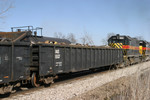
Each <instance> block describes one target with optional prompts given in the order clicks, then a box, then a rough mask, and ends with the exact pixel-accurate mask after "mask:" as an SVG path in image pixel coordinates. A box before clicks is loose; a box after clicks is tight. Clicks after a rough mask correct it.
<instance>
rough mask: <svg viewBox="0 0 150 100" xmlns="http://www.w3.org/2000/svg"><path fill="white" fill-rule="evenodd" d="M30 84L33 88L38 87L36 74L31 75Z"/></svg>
mask: <svg viewBox="0 0 150 100" xmlns="http://www.w3.org/2000/svg"><path fill="white" fill-rule="evenodd" d="M31 83H32V86H33V87H39V86H40V84H39V82H38V78H37V75H36V73H32V77H31Z"/></svg>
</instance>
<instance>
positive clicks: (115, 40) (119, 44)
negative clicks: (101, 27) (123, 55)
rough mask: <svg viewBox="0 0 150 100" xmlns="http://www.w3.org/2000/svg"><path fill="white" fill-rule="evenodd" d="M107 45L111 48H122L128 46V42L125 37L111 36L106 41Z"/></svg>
mask: <svg viewBox="0 0 150 100" xmlns="http://www.w3.org/2000/svg"><path fill="white" fill-rule="evenodd" d="M108 45H109V46H111V47H113V48H123V45H129V40H127V38H126V37H125V36H120V35H119V34H117V35H116V36H112V37H110V38H109V39H108Z"/></svg>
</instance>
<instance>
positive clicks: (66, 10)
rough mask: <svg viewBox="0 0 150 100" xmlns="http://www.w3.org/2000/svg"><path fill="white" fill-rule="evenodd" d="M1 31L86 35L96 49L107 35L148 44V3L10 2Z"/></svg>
mask: <svg viewBox="0 0 150 100" xmlns="http://www.w3.org/2000/svg"><path fill="white" fill-rule="evenodd" d="M11 1H12V2H13V6H14V7H13V8H12V9H11V10H9V12H7V14H6V16H7V17H6V18H5V19H4V23H2V24H0V25H1V26H0V31H11V30H10V28H11V27H16V26H28V25H32V26H34V27H42V28H43V35H44V36H50V37H52V36H53V34H54V33H55V32H61V33H63V34H65V35H67V34H68V33H74V34H75V35H76V38H77V39H78V40H79V39H80V38H81V36H82V35H83V34H84V33H85V32H88V34H89V35H90V36H91V38H92V39H93V41H94V44H95V45H102V39H104V38H106V37H107V34H108V33H115V34H122V35H129V36H131V37H136V36H142V37H143V38H144V39H145V40H147V41H150V40H149V37H150V6H149V4H150V0H11Z"/></svg>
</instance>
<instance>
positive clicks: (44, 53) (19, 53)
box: [0, 30, 123, 94]
mask: <svg viewBox="0 0 150 100" xmlns="http://www.w3.org/2000/svg"><path fill="white" fill-rule="evenodd" d="M0 36H1V41H0V54H1V56H0V68H1V70H0V94H3V93H7V92H10V91H11V89H12V87H13V86H16V85H17V84H18V83H27V82H30V81H31V83H32V85H33V86H39V82H45V83H46V84H48V83H51V82H52V81H53V79H54V78H55V76H56V75H57V74H60V73H69V72H78V71H83V70H89V69H92V68H99V67H104V66H110V65H118V64H120V63H122V62H123V53H122V49H116V48H107V47H92V46H78V45H70V42H69V41H68V40H62V39H58V40H59V41H61V42H66V43H65V44H64V43H63V44H61V43H57V44H55V43H51V42H47V40H48V41H51V40H52V39H51V38H43V37H41V36H36V35H32V32H31V31H29V30H28V31H23V32H21V31H20V30H19V32H2V33H0ZM59 41H57V42H59Z"/></svg>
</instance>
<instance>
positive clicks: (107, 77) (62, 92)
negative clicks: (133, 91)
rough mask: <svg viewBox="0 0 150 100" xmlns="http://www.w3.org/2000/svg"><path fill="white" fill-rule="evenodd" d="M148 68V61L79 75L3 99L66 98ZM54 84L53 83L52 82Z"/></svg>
mask: <svg viewBox="0 0 150 100" xmlns="http://www.w3.org/2000/svg"><path fill="white" fill-rule="evenodd" d="M147 70H150V61H148V62H143V63H140V64H136V65H132V66H129V67H126V68H123V69H118V70H110V71H107V72H104V73H103V72H102V73H96V74H93V75H89V77H83V78H82V77H81V78H80V79H78V80H73V81H70V82H67V83H62V84H59V85H55V86H52V87H47V88H43V89H40V90H37V91H33V92H29V93H25V94H18V95H15V96H13V97H9V98H5V99H3V100H13V99H15V100H31V99H32V100H41V99H43V100H66V99H71V98H73V97H76V96H78V95H81V94H83V93H86V92H88V91H90V90H93V89H95V88H97V87H100V86H102V85H104V84H106V83H109V82H111V81H114V80H117V79H119V78H121V77H126V76H130V75H132V74H135V73H141V72H144V71H147ZM54 84H55V83H54Z"/></svg>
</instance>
